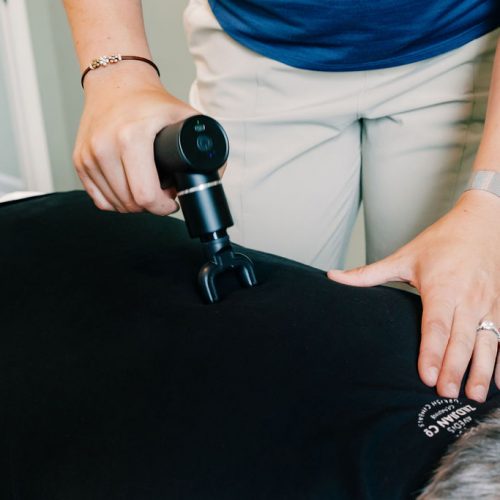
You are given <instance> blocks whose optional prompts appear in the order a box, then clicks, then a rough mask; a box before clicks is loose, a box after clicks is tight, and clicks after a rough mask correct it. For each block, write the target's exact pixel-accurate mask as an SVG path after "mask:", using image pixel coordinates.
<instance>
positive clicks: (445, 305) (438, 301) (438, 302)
mask: <svg viewBox="0 0 500 500" xmlns="http://www.w3.org/2000/svg"><path fill="white" fill-rule="evenodd" d="M443 292H444V291H441V290H436V291H435V292H434V293H433V294H422V303H423V307H424V309H423V314H422V339H421V341H420V354H419V357H418V371H419V374H420V378H421V379H422V381H423V382H424V384H426V385H428V386H431V387H433V386H435V385H436V383H437V380H438V377H439V373H440V371H441V366H442V364H443V358H444V354H445V352H446V346H447V345H448V340H449V338H450V332H451V327H452V324H453V314H454V312H455V305H454V303H453V302H452V301H451V300H450V299H446V298H445V297H446V295H444V293H443Z"/></svg>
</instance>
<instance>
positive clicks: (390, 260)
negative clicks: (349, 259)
mask: <svg viewBox="0 0 500 500" xmlns="http://www.w3.org/2000/svg"><path fill="white" fill-rule="evenodd" d="M405 274H406V273H405V272H404V271H403V270H402V266H401V260H400V259H398V258H397V257H396V255H392V256H389V257H387V258H385V259H383V260H380V261H378V262H375V263H373V264H369V265H367V266H362V267H358V268H356V269H351V270H349V271H340V270H336V269H331V270H330V271H328V273H327V276H328V277H329V278H330V279H331V280H333V281H336V282H338V283H343V284H344V285H351V286H363V287H364V286H375V285H381V284H382V283H387V282H389V281H410V280H409V279H408V278H406V277H405Z"/></svg>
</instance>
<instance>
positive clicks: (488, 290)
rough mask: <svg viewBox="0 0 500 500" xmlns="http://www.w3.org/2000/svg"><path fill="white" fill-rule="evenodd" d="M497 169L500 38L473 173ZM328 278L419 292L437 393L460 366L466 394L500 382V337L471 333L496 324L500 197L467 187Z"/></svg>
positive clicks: (423, 350) (455, 384)
mask: <svg viewBox="0 0 500 500" xmlns="http://www.w3.org/2000/svg"><path fill="white" fill-rule="evenodd" d="M477 170H491V171H496V172H500V42H499V44H498V45H497V51H496V57H495V63H494V68H493V75H492V81H491V86H490V94H489V100H488V111H487V115H486V121H485V127H484V132H483V136H482V140H481V144H480V148H479V150H478V153H477V156H476V159H475V163H474V171H477ZM328 277H329V278H330V279H333V280H335V281H338V282H340V283H344V284H347V285H353V286H374V285H379V284H383V283H387V282H389V281H406V282H408V283H411V284H412V285H413V286H415V287H416V288H417V289H418V290H419V292H420V294H421V297H422V303H423V307H424V309H423V317H422V339H421V344H420V353H419V359H418V370H419V374H420V377H421V379H422V381H423V382H424V383H425V384H427V385H429V386H436V388H437V392H438V394H439V395H440V396H443V397H448V398H456V397H457V396H458V394H459V388H460V385H461V383H462V379H463V377H464V374H465V371H466V369H467V367H468V366H469V364H470V372H469V375H468V378H467V383H466V385H465V393H466V395H467V397H469V398H471V399H474V400H476V401H479V402H482V401H484V400H485V399H486V397H487V393H488V388H489V386H490V381H491V379H492V376H494V378H495V382H496V385H497V387H499V388H500V358H499V355H498V344H499V342H498V340H497V339H496V337H495V335H494V334H492V333H491V332H479V333H476V328H477V326H478V324H479V323H480V322H481V321H482V320H485V319H487V320H491V321H493V322H494V323H495V324H496V325H500V198H499V197H498V196H496V195H494V194H492V193H488V192H486V191H480V190H471V191H466V192H464V193H463V194H462V196H461V197H460V199H459V200H458V202H457V203H456V205H455V206H454V207H453V208H452V209H451V210H450V212H448V213H447V214H446V215H445V216H444V217H442V218H441V219H439V220H438V221H437V222H436V223H434V224H433V225H432V226H430V227H428V228H427V229H426V230H424V231H423V232H422V233H421V234H419V235H418V236H417V237H416V238H415V239H414V240H412V241H411V242H409V243H408V244H407V245H405V246H403V247H402V248H400V249H399V250H397V251H396V252H395V253H393V254H392V255H390V256H389V257H387V258H385V259H383V260H380V261H378V262H375V263H374V264H371V265H368V266H363V267H360V268H357V269H353V270H350V271H344V272H343V271H338V270H331V271H329V272H328Z"/></svg>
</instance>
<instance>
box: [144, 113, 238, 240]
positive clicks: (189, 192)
mask: <svg viewBox="0 0 500 500" xmlns="http://www.w3.org/2000/svg"><path fill="white" fill-rule="evenodd" d="M154 154H155V162H156V167H157V169H158V175H159V177H160V182H161V183H162V187H163V188H165V187H167V186H168V185H173V186H175V188H176V190H177V194H178V197H179V203H180V205H181V208H182V212H183V214H184V219H185V221H186V225H187V228H188V231H189V234H190V236H191V237H201V236H204V235H206V234H210V233H215V232H217V231H220V230H222V229H226V228H228V227H230V226H232V225H233V219H232V217H231V212H230V210H229V206H228V203H227V200H226V196H225V194H224V190H223V188H222V184H221V181H220V177H219V174H218V169H219V168H220V167H221V166H222V165H224V163H225V162H226V160H227V156H228V154H229V144H228V140H227V136H226V133H225V131H224V129H223V128H222V126H221V125H220V124H219V123H218V122H216V121H215V120H214V119H213V118H210V117H208V116H204V115H196V116H192V117H190V118H187V119H186V120H184V121H181V122H178V123H175V124H172V125H169V126H168V127H166V128H164V129H163V130H161V131H160V132H159V134H158V135H157V137H156V139H155V142H154Z"/></svg>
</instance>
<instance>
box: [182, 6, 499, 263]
mask: <svg viewBox="0 0 500 500" xmlns="http://www.w3.org/2000/svg"><path fill="white" fill-rule="evenodd" d="M184 22H185V29H186V33H187V38H188V44H189V47H190V51H191V53H192V55H193V57H194V61H195V64H196V72H197V73H196V80H195V82H194V83H193V85H192V88H191V93H190V100H191V104H192V105H193V106H194V107H195V108H197V109H198V110H199V111H201V112H202V113H206V114H208V115H211V116H213V117H214V118H216V119H217V120H219V121H220V122H221V123H222V124H223V126H224V127H225V129H226V131H227V132H228V136H229V141H230V148H231V153H230V157H229V161H228V167H227V170H226V172H225V174H224V186H225V190H226V194H227V195H228V199H229V203H230V206H231V210H232V213H233V217H234V219H235V227H234V228H233V229H232V230H231V231H230V235H231V237H232V239H233V241H235V242H237V243H240V244H242V245H245V246H247V247H250V248H255V249H258V250H262V251H266V252H270V253H274V254H279V255H282V256H285V257H289V258H291V259H294V260H297V261H300V262H304V263H307V264H310V265H313V266H315V267H318V268H321V269H328V268H332V267H335V268H338V267H341V266H342V263H343V259H344V257H345V253H346V249H347V245H348V242H349V237H350V234H351V230H352V227H353V223H354V221H355V218H356V215H357V212H358V209H359V206H360V201H361V199H362V200H363V207H364V211H365V214H364V215H365V225H366V227H365V229H366V252H367V261H368V262H373V261H375V260H378V259H380V258H382V257H385V256H387V255H389V254H390V253H392V252H393V251H394V250H396V249H397V248H399V247H401V246H402V245H404V244H405V243H407V242H408V241H410V240H411V239H412V238H414V237H415V236H416V235H417V234H418V233H419V232H421V231H422V230H423V229H424V228H426V227H427V226H429V225H430V224H432V223H433V222H434V221H436V220H437V219H438V218H439V217H441V216H442V215H443V214H445V213H446V212H447V211H449V210H450V208H451V207H452V206H453V204H454V203H455V201H456V199H457V198H458V196H459V195H460V193H461V192H462V190H463V188H464V185H465V184H466V182H467V179H468V177H469V174H470V170H471V167H472V164H473V161H474V156H475V153H476V150H477V148H478V144H479V141H480V138H481V132H482V129H483V122H484V116H485V110H486V101H487V95H488V88H489V84H490V78H491V69H492V64H493V57H494V52H495V47H496V41H497V39H498V36H499V30H496V31H494V32H491V33H489V34H487V35H485V36H483V37H481V38H479V39H477V40H475V41H473V42H470V43H468V44H467V45H465V46H463V47H461V48H459V49H456V50H453V51H450V52H448V53H446V54H443V55H440V56H437V57H433V58H430V59H426V60H424V61H420V62H417V63H412V64H407V65H403V66H397V67H393V68H388V69H381V70H370V71H355V72H323V71H309V70H301V69H297V68H293V67H290V66H287V65H285V64H282V63H280V62H276V61H274V60H272V59H268V58H266V57H264V56H262V55H260V54H257V53H255V52H252V51H250V50H248V49H246V48H245V47H243V46H241V45H240V44H239V43H237V42H235V41H234V40H233V39H232V38H230V37H229V36H228V35H227V34H226V33H225V32H224V31H223V30H222V28H221V27H220V25H219V23H218V22H217V20H216V19H215V17H214V16H213V14H212V12H211V10H210V7H209V6H208V3H207V1H206V0H191V1H190V3H189V5H188V7H187V9H186V11H185V14H184Z"/></svg>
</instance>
